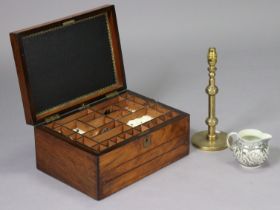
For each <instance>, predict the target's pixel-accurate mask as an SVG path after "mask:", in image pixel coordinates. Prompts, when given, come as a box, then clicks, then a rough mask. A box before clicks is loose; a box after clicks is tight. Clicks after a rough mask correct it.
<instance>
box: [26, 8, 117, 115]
mask: <svg viewBox="0 0 280 210" xmlns="http://www.w3.org/2000/svg"><path fill="white" fill-rule="evenodd" d="M102 15H105V17H106V26H107V33H108V39H109V44H110V49H111V57H112V63H113V70H114V75H115V83H114V84H112V85H109V86H107V87H105V88H101V89H99V90H96V91H93V92H90V93H87V94H84V95H82V96H79V97H77V98H75V99H72V100H70V101H67V102H63V103H61V104H58V105H56V106H54V107H52V108H49V109H46V110H44V111H41V112H39V113H37V114H36V117H37V118H38V117H40V116H42V115H44V114H47V113H48V112H51V111H53V110H55V109H59V108H60V107H63V106H64V105H65V104H67V103H71V102H74V101H76V100H80V99H82V98H85V97H89V96H100V95H103V94H105V93H106V92H107V91H108V90H110V89H111V88H114V87H118V84H119V78H118V75H117V71H116V62H115V54H114V48H113V41H112V36H111V29H110V25H109V18H108V14H107V13H101V14H98V15H95V16H91V17H87V18H84V19H81V20H77V21H75V22H74V23H72V24H70V25H61V26H57V27H54V28H51V29H48V30H44V31H40V32H37V33H33V34H29V35H27V36H25V37H23V39H29V38H32V37H36V36H39V35H42V34H46V33H48V32H53V31H56V30H59V29H61V28H65V27H69V26H72V25H74V24H78V23H81V22H84V21H88V20H91V19H94V18H96V17H99V16H102Z"/></svg>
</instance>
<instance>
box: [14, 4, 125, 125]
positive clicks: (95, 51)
mask: <svg viewBox="0 0 280 210" xmlns="http://www.w3.org/2000/svg"><path fill="white" fill-rule="evenodd" d="M10 37H11V43H12V46H13V52H14V58H15V62H16V67H17V73H18V78H19V83H20V89H21V94H22V100H23V105H24V110H25V117H26V122H27V123H28V124H37V123H38V122H40V121H43V120H44V119H45V120H46V119H48V117H50V116H58V114H60V113H64V112H67V111H70V110H72V109H74V108H77V107H80V106H81V105H82V104H84V105H85V104H88V103H92V102H93V101H95V100H98V99H101V98H103V97H106V95H108V94H110V93H112V94H114V92H115V91H121V90H123V89H126V81H125V74H124V68H123V60H122V53H121V47H120V41H119V34H118V27H117V21H116V15H115V9H114V6H105V7H102V8H99V9H95V10H91V11H88V12H85V13H81V14H78V15H74V16H71V17H67V18H63V19H60V20H57V21H54V22H51V23H47V24H43V25H40V26H36V27H33V28H29V29H26V30H21V31H17V32H13V33H11V34H10ZM51 118H52V117H51Z"/></svg>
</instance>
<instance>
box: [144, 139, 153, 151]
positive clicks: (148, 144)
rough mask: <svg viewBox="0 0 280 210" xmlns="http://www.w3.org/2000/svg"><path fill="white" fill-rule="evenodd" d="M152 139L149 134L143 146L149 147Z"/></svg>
mask: <svg viewBox="0 0 280 210" xmlns="http://www.w3.org/2000/svg"><path fill="white" fill-rule="evenodd" d="M151 143H152V141H151V137H150V136H147V137H146V138H145V139H144V141H143V146H144V148H147V147H149V146H150V145H151Z"/></svg>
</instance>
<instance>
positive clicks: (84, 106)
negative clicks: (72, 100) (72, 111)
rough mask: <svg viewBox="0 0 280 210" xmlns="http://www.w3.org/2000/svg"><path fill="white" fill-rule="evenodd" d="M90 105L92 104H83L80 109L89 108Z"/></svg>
mask: <svg viewBox="0 0 280 210" xmlns="http://www.w3.org/2000/svg"><path fill="white" fill-rule="evenodd" d="M89 107H90V104H82V105H81V106H80V107H79V108H78V109H79V110H83V109H87V108H89Z"/></svg>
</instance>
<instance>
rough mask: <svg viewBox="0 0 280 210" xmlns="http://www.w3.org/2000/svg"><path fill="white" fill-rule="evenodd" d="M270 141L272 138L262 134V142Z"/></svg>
mask: <svg viewBox="0 0 280 210" xmlns="http://www.w3.org/2000/svg"><path fill="white" fill-rule="evenodd" d="M270 139H272V136H271V135H270V134H268V133H264V134H263V136H262V140H267V141H268V140H270Z"/></svg>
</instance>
